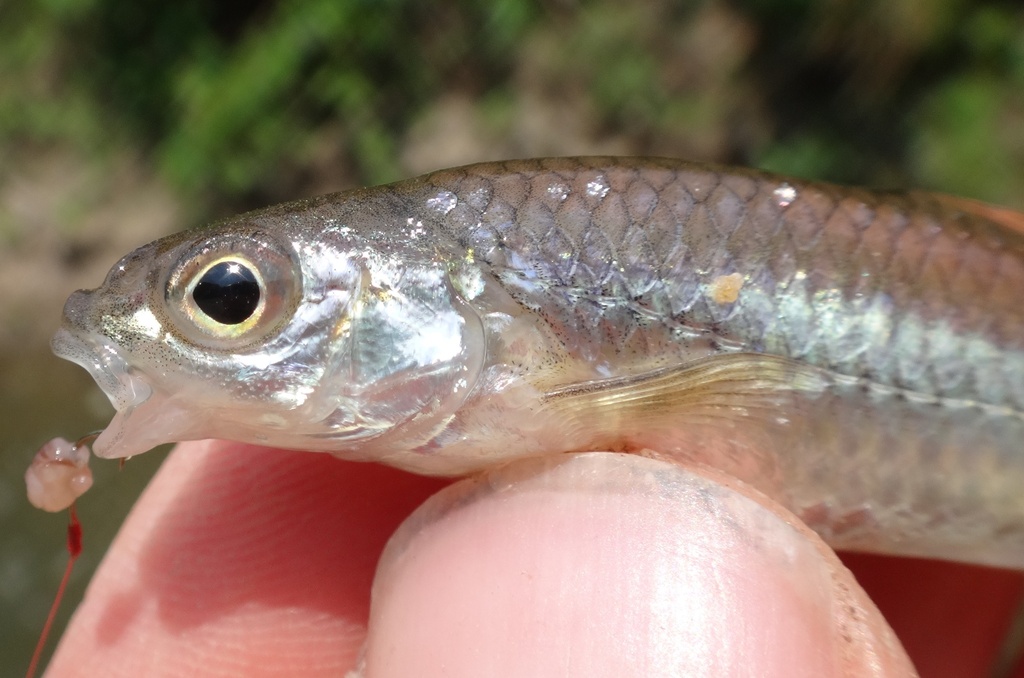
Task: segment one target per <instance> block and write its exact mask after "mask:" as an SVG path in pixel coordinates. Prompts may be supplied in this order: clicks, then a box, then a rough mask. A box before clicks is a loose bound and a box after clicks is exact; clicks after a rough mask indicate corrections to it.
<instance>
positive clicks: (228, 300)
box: [192, 261, 260, 325]
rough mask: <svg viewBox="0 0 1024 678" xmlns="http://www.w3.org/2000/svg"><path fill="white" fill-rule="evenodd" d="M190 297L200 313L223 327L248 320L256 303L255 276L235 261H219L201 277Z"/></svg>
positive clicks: (257, 285) (254, 309)
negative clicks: (200, 310)
mask: <svg viewBox="0 0 1024 678" xmlns="http://www.w3.org/2000/svg"><path fill="white" fill-rule="evenodd" d="M192 298H193V299H194V300H195V302H196V306H198V307H199V308H201V309H202V311H203V313H205V314H206V315H208V316H210V317H211V318H213V319H214V320H216V321H217V322H219V323H221V324H224V325H237V324H239V323H243V322H245V321H246V320H248V319H249V317H250V316H251V315H252V314H253V313H254V312H255V311H256V307H257V306H259V303H260V286H259V283H257V282H256V276H254V275H253V274H252V271H250V270H249V269H248V268H247V267H246V266H244V265H243V264H240V263H238V262H237V261H222V262H221V263H219V264H216V265H215V266H211V267H210V269H209V270H208V271H207V272H206V273H204V274H203V277H202V278H200V280H199V284H198V285H196V286H195V289H194V290H192Z"/></svg>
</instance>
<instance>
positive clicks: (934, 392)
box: [53, 158, 1024, 567]
mask: <svg viewBox="0 0 1024 678" xmlns="http://www.w3.org/2000/svg"><path fill="white" fill-rule="evenodd" d="M1017 218H1018V217H1015V216H1013V215H1012V214H1011V213H1007V212H1000V211H998V210H996V209H992V208H985V207H982V206H978V205H975V204H972V203H968V202H966V201H957V200H953V199H949V198H945V197H943V196H935V195H930V194H925V193H912V194H905V195H896V194H881V193H874V192H870V191H866V190H860V189H850V188H841V187H836V186H832V185H827V184H820V183H813V182H806V181H801V180H795V179H787V178H783V177H779V176H775V175H770V174H763V173H758V172H755V171H750V170H736V169H726V168H721V167H714V166H705V165H694V164H689V163H684V162H681V161H674V160H663V159H629V158H563V159H547V160H523V161H511V162H504V163H491V164H481V165H472V166H468V167H463V168H457V169H453V170H445V171H441V172H436V173H433V174H428V175H425V176H423V177H419V178H416V179H411V180H407V181H403V182H399V183H396V184H391V185H387V186H380V187H376V188H369V189H359V190H354V191H349V192H344V193H338V194H333V195H328V196H324V197H321V198H316V199H312V200H305V201H299V202H295V203H290V204H286V205H280V206H276V207H271V208H268V209H264V210H259V211H256V212H251V213H248V214H243V215H240V216H238V217H234V218H231V219H228V220H226V221H224V222H221V223H220V224H216V225H214V226H213V227H212V228H210V229H205V230H199V231H192V232H185V233H181V234H177V235H173V236H170V237H168V238H164V239H162V240H158V241H156V242H154V243H151V244H149V245H146V246H144V247H142V248H140V249H139V250H137V251H136V252H133V253H132V254H129V255H128V256H126V257H125V258H124V259H122V260H121V261H120V262H119V263H118V264H117V265H115V267H114V268H113V269H112V270H111V272H110V274H109V275H108V276H107V279H106V280H105V281H104V283H103V285H102V286H101V287H100V288H99V289H97V290H94V291H88V292H86V291H79V292H76V293H74V294H73V295H72V296H71V298H70V299H69V300H68V302H67V305H66V306H65V311H64V322H63V325H62V328H61V329H60V330H59V332H58V334H57V335H56V337H55V338H54V340H53V347H54V350H55V351H56V352H57V354H58V355H61V356H62V357H65V358H68V359H70V360H73V361H75V362H77V363H79V364H81V365H82V366H84V367H85V368H86V369H88V370H89V371H90V372H91V373H92V375H93V376H94V377H95V378H96V380H97V382H98V383H99V384H100V386H101V387H102V388H103V389H104V391H105V392H106V393H107V395H108V397H109V398H110V400H111V402H112V403H113V404H114V406H115V408H116V409H117V411H118V412H117V414H116V415H115V417H114V420H113V421H112V423H111V425H110V427H108V428H107V430H106V431H105V432H104V433H103V435H101V436H100V438H99V439H98V440H97V441H96V443H95V451H96V453H97V454H98V455H99V456H107V457H125V456H130V455H133V454H137V453H140V452H144V451H146V450H147V449H149V448H150V447H152V446H155V445H157V444H160V443H164V442H171V441H179V440H188V439H197V438H208V437H221V438H229V439H235V440H241V441H246V442H253V443H260V444H267V445H271V446H278V447H290V448H299V449H306V450H321V451H326V452H330V453H333V454H336V455H337V456H339V457H344V458H352V459H365V460H374V461H381V462H384V463H388V464H392V465H395V466H399V467H402V468H406V469H410V470H413V471H416V472H420V473H427V474H437V475H457V474H462V473H468V472H472V471H475V470H479V469H482V468H486V467H489V466H493V465H496V464H499V463H502V462H505V461H508V460H510V459H515V458H519V457H525V456H535V455H540V454H550V453H556V452H567V451H582V450H595V449H605V450H607V449H612V450H622V451H632V452H642V453H645V454H651V455H655V456H660V457H664V458H668V459H675V460H680V461H686V462H688V463H703V464H708V465H711V466H714V467H717V468H720V469H723V470H725V471H727V472H729V473H731V474H733V475H735V476H736V477H737V478H739V479H741V480H743V481H745V482H747V483H750V484H751V485H753V486H755V487H757V488H759V489H760V490H762V491H764V492H765V493H767V494H769V495H770V496H772V497H773V498H775V499H777V500H778V501H780V502H782V503H783V504H784V505H786V506H787V507H789V508H790V509H791V510H793V511H794V512H795V513H796V514H797V515H798V516H800V517H801V518H802V519H803V520H805V521H806V522H807V523H808V524H809V525H811V526H812V527H813V528H815V529H816V530H818V531H819V532H820V533H821V534H822V535H823V536H824V537H825V538H826V540H828V541H829V542H830V543H831V544H832V545H834V546H837V547H847V548H859V549H865V550H874V551H884V552H893V553H901V554H913V555H925V556H935V557H942V558H950V559H957V560H966V561H971V562H980V563H988V564H994V565H1003V566H1010V567H1024V303H1022V299H1021V295H1022V294H1024V229H1018V228H1015V227H1014V225H1013V224H1012V223H1010V222H1011V221H1013V220H1014V219H1017ZM1021 219H1022V223H1024V218H1021Z"/></svg>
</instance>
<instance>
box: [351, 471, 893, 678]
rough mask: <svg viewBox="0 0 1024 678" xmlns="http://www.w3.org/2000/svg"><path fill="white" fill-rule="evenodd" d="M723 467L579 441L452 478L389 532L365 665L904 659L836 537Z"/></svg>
mask: <svg viewBox="0 0 1024 678" xmlns="http://www.w3.org/2000/svg"><path fill="white" fill-rule="evenodd" d="M718 480H722V479H716V480H709V479H708V478H707V477H704V476H703V475H699V474H696V473H694V472H692V471H690V470H687V469H682V468H680V467H678V466H675V465H670V464H666V463H663V462H659V461H654V460H651V459H644V458H641V457H637V456H633V455H614V454H586V455H574V456H563V457H558V458H554V459H544V460H531V461H527V462H524V463H520V464H516V465H513V466H510V467H506V468H504V469H501V470H498V471H496V472H493V473H490V474H488V475H486V476H482V477H479V478H475V479H471V480H467V481H463V482H461V483H459V484H457V485H455V486H452V487H450V488H448V489H447V490H445V491H443V492H442V493H440V494H439V495H436V496H435V497H433V498H432V499H431V500H430V501H428V502H427V504H425V505H424V506H423V507H421V509H420V510H418V511H417V512H416V513H415V514H414V515H413V516H412V517H411V518H410V519H409V521H407V522H406V524H405V525H403V527H402V528H400V530H399V531H398V532H397V533H396V535H395V537H394V538H393V539H392V541H391V542H390V544H389V546H388V548H387V549H386V550H385V554H384V556H383V558H382V561H381V565H380V568H379V569H378V575H377V579H376V581H375V584H374V595H373V603H372V609H371V625H370V633H369V637H368V641H367V646H366V650H365V655H364V656H365V666H364V675H366V676H375V677H379V676H408V675H417V676H431V675H445V676H463V675H464V676H479V675H488V676H494V677H495V678H498V677H500V676H521V675H588V676H604V675H607V676H622V675H716V676H719V675H749V674H750V672H751V671H756V673H758V674H759V675H765V676H771V675H779V676H795V675H813V676H827V675H850V676H854V675H856V676H867V675H912V673H913V669H912V667H911V666H910V665H909V663H908V661H907V660H906V657H905V656H904V655H903V653H902V650H901V648H900V646H899V643H898V642H897V641H896V640H895V637H894V636H893V635H892V633H891V631H890V630H889V628H888V626H886V625H885V623H884V621H883V620H882V619H881V617H880V615H878V613H877V610H875V609H874V607H873V606H872V605H871V603H870V601H868V599H867V598H866V596H864V595H863V592H862V591H860V589H859V587H857V585H856V582H854V581H853V579H852V577H850V575H849V572H848V571H847V570H846V569H845V568H844V567H842V565H841V564H840V563H839V561H838V560H837V559H836V558H835V557H834V554H832V553H831V551H829V550H828V549H827V548H826V547H824V545H822V544H821V543H820V541H818V540H817V537H816V536H815V535H813V533H809V532H808V531H806V529H801V526H799V525H797V524H794V522H793V521H792V520H791V516H788V514H786V513H785V512H783V511H781V510H777V509H776V508H775V507H770V506H766V505H764V504H763V503H762V500H763V498H762V497H760V495H756V493H754V495H753V498H752V495H749V494H745V493H744V491H741V490H742V489H744V488H740V489H737V487H736V486H735V485H729V486H727V485H723V484H720V482H716V481H718Z"/></svg>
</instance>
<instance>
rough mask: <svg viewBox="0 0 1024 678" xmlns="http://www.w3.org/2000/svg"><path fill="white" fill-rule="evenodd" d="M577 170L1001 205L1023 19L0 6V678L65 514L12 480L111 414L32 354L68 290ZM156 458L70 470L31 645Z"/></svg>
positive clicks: (829, 5)
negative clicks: (241, 235)
mask: <svg viewBox="0 0 1024 678" xmlns="http://www.w3.org/2000/svg"><path fill="white" fill-rule="evenodd" d="M595 153H599V154H650V155H661V156H673V157H680V158H687V159H695V160H711V161H717V162H726V163H734V164H742V165H751V166H755V167H760V168H763V169H770V170H775V171H780V172H785V173H789V174H795V175H800V176H804V177H810V178H818V179H826V180H831V181H838V182H845V183H857V184H864V185H870V186H876V187H881V188H895V189H899V188H909V187H919V188H929V189H935V190H940V191H945V192H950V193H956V194H960V195H966V196H970V197H974V198H978V199H982V200H987V201H991V202H996V203H1001V204H1005V205H1009V206H1013V207H1017V208H1024V8H1022V6H1021V3H1020V2H1019V0H1004V1H998V0H989V1H971V0H831V1H829V2H816V1H815V0H691V1H687V2H669V1H667V0H648V1H646V2H635V3H627V2H621V0H593V1H585V0H577V1H573V0H490V1H489V2H475V1H472V0H453V1H449V2H435V3H427V2H415V1H413V0H291V1H276V2H275V1H269V0H268V1H263V2H259V1H257V2H238V1H236V0H225V1H221V2H205V1H202V0H174V1H173V2H171V1H168V0H152V1H151V2H147V3H124V2H116V1H115V0H39V1H36V2H29V1H28V0H0V422H2V428H0V433H2V435H0V657H2V658H3V659H2V660H0V676H2V677H5V676H20V675H22V674H23V672H24V670H25V667H26V665H27V662H28V657H29V655H30V653H31V648H32V646H33V644H34V641H35V637H36V634H37V633H38V631H39V629H40V628H41V626H42V623H43V619H44V618H45V615H46V611H47V608H48V606H49V603H50V598H51V596H52V594H53V592H54V590H55V588H56V584H57V581H58V580H59V577H60V574H61V572H62V571H63V568H64V562H65V557H66V556H65V551H64V529H65V524H66V518H65V517H64V516H63V515H47V514H43V513H40V512H37V511H35V510H33V509H31V508H30V507H29V506H28V504H27V502H26V501H25V499H24V484H23V479H22V474H23V472H24V469H25V467H26V466H27V464H28V462H29V460H30V458H31V456H32V454H33V452H34V450H35V449H36V448H37V447H38V446H39V445H40V444H41V443H42V442H43V441H45V440H47V439H49V438H51V437H53V436H55V435H63V436H66V437H69V438H71V439H74V438H76V437H78V436H79V435H81V434H84V433H86V432H87V431H90V430H93V429H97V428H100V427H102V426H103V425H104V424H105V422H106V421H107V420H108V418H109V416H110V412H111V410H110V407H109V405H108V404H107V403H106V401H105V399H104V397H103V396H102V394H101V393H100V392H99V390H98V389H97V388H95V387H93V386H92V383H91V381H90V380H89V378H88V377H87V375H86V374H85V373H84V371H82V370H80V369H79V368H77V367H74V366H72V365H70V364H64V363H62V362H61V361H58V360H57V359H56V358H53V357H52V356H51V355H50V353H49V350H48V346H47V341H48V338H49V336H50V335H51V334H52V332H53V331H54V330H55V328H56V326H57V324H58V322H59V319H60V309H61V306H62V304H63V300H64V298H65V297H66V296H67V294H68V293H69V292H70V291H71V290H73V289H75V288H78V287H92V286H95V285H97V284H98V283H99V282H100V281H101V279H102V277H103V275H104V274H105V272H106V271H107V269H108V268H109V267H110V266H111V265H112V264H113V263H114V262H115V261H116V260H117V259H118V258H119V257H120V255H122V254H124V253H126V252H127V251H129V250H130V249H132V248H134V247H135V246H137V245H139V244H142V243H144V242H146V241H149V240H151V239H153V238H155V237H157V236H160V235H163V234H166V233H169V232H171V231H174V230H178V229H181V228H185V227H190V226H195V225H198V224H201V223H203V222H206V221H210V220H213V219H216V218H218V217H221V216H225V215H228V214H231V213H234V212H238V211H242V210H245V209H250V208H254V207H259V206H262V205H266V204H270V203H274V202H280V201H284V200H292V199H296V198H301V197H304V196H309V195H315V194H319V193H324V192H329V191H335V190H339V189H344V188H349V187H353V186H358V185H366V184H373V183H380V182H386V181H391V180H395V179H400V178H403V177H407V176H411V175H415V174H418V173H422V172H426V171H429V170H432V169H437V168H440V167H445V166H452V165H457V164H462V163H468V162H475V161H481V160H490V159H501V158H511V157H526V156H542V155H577V154H595ZM159 461H160V455H159V454H153V455H144V456H143V457H140V458H138V459H136V460H133V461H132V462H131V463H129V464H128V465H127V466H126V467H125V469H124V470H122V471H120V472H119V471H118V470H117V465H116V464H111V463H95V464H94V465H93V466H94V471H96V473H97V481H96V487H95V488H94V489H93V490H92V492H90V493H89V494H87V495H86V496H85V498H84V499H83V501H81V502H80V512H81V516H82V521H83V523H84V525H85V530H86V532H85V548H86V551H85V553H84V555H83V556H82V559H81V561H80V564H79V567H78V570H77V572H76V574H75V577H74V579H73V582H72V587H71V589H70V590H69V593H68V597H67V600H66V601H65V606H64V608H63V612H62V614H61V616H60V617H59V619H58V624H59V625H61V624H63V623H64V622H65V621H66V619H67V617H68V616H69V614H70V611H71V610H72V609H73V607H74V605H75V604H76V602H77V601H78V600H79V599H80V598H81V595H82V592H83V590H84V586H85V584H86V583H87V581H88V578H89V576H90V573H91V570H92V569H93V568H94V567H95V566H96V564H97V562H98V561H99V559H100V558H101V557H102V555H103V552H104V549H105V548H106V545H107V544H108V543H109V540H110V539H111V537H112V535H113V534H114V532H115V530H116V529H117V526H118V525H119V524H120V522H121V521H122V520H123V518H124V515H125V513H126V512H127V510H128V508H129V507H130V505H131V503H132V502H133V501H134V499H135V497H136V496H137V495H138V493H139V492H140V490H141V488H142V487H143V486H144V484H145V482H146V480H147V479H148V478H149V476H150V475H151V474H152V472H153V471H154V470H155V468H156V466H157V465H158V464H159ZM1014 576H1015V575H1014ZM1014 581H1016V580H1014ZM1018 583H1019V582H1018ZM1018 588H1019V587H1018ZM1004 597H1005V596H1004ZM895 623H896V622H895V621H894V624H895ZM897 631H898V632H901V633H904V632H905V631H901V629H900V628H897ZM59 632H60V626H59V627H58V629H57V631H56V633H59ZM912 632H913V630H912V629H911V631H910V633H912ZM51 645H52V643H51ZM918 662H919V666H920V668H921V670H922V673H923V675H926V676H927V675H939V674H940V672H941V671H939V669H934V670H933V669H931V668H930V667H927V666H925V665H922V664H921V663H920V659H918ZM940 668H941V667H940ZM936 671H939V672H936Z"/></svg>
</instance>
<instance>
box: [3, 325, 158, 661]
mask: <svg viewBox="0 0 1024 678" xmlns="http://www.w3.org/2000/svg"><path fill="white" fill-rule="evenodd" d="M112 413H113V409H112V408H111V407H110V405H109V404H108V403H107V401H106V398H105V397H104V396H103V394H102V393H101V392H100V390H99V389H98V388H97V387H96V386H95V385H94V384H93V382H92V379H91V378H90V377H89V376H88V374H86V372H85V370H83V369H81V368H79V367H77V366H75V365H72V364H71V363H68V362H65V361H63V360H59V359H57V358H56V357H54V356H53V355H52V354H51V353H50V352H49V349H48V347H47V346H46V345H45V344H42V345H38V346H27V347H24V348H23V349H19V350H18V351H17V352H16V353H14V354H13V355H3V356H0V678H8V677H9V676H12V677H17V676H23V675H24V673H25V669H26V668H27V666H28V661H29V658H30V656H31V653H32V649H33V647H34V646H35V642H36V638H37V636H38V634H39V631H40V629H41V628H42V626H43V621H44V620H45V618H46V614H47V611H48V609H49V606H50V602H51V600H52V598H53V595H54V592H55V591H56V589H57V584H58V582H59V581H60V577H61V575H62V574H63V572H64V567H65V565H66V563H67V551H66V549H65V534H66V529H67V514H66V513H59V514H49V513H44V512H42V511H39V510H37V509H35V508H33V507H32V506H31V505H30V504H29V503H28V501H27V499H26V498H25V484H24V480H23V474H24V472H25V468H26V467H27V465H28V463H29V460H30V459H31V458H32V455H33V454H34V453H35V449H36V448H37V447H38V446H39V445H40V444H42V443H43V442H45V441H46V440H48V439H50V438H52V437H54V436H58V435H60V436H64V437H65V438H68V439H71V440H74V439H76V438H77V437H79V436H81V435H83V434H85V433H87V432H89V431H92V430H95V429H99V428H102V427H103V426H104V425H105V424H106V422H107V421H108V420H109V418H110V416H111V414H112ZM162 458H163V454H147V455H143V456H141V457H138V458H137V459H133V460H132V461H131V462H129V463H128V464H127V465H126V466H125V468H124V469H123V470H120V471H119V470H118V464H117V462H112V461H105V460H102V459H93V461H92V463H91V464H90V467H91V468H92V470H93V474H94V477H95V483H94V485H93V487H92V489H91V490H90V491H89V492H87V493H86V494H85V496H83V497H82V498H81V499H80V500H79V502H78V513H79V518H80V520H81V522H82V527H83V531H84V534H83V542H84V550H83V552H82V555H81V557H80V558H79V560H78V562H77V563H76V565H75V573H74V575H73V576H72V580H71V584H70V586H69V588H68V591H67V594H66V596H65V599H64V602H63V604H62V607H61V613H60V615H59V616H58V618H57V622H56V625H55V627H54V631H53V637H52V638H51V642H50V644H49V647H48V651H47V654H49V652H51V651H52V649H53V647H54V645H55V643H56V637H58V636H59V634H60V633H61V632H62V631H63V628H64V626H65V624H66V623H67V620H68V618H69V617H70V615H71V613H72V612H73V610H74V608H75V605H76V604H77V603H78V601H79V600H81V598H82V594H83V592H84V590H85V586H86V584H87V583H88V581H89V578H90V577H91V576H92V572H93V571H94V570H95V568H96V566H97V565H98V563H99V561H100V559H101V558H102V557H103V554H104V552H105V551H106V549H107V546H108V545H109V544H110V541H111V539H113V537H114V534H115V533H116V531H117V528H118V526H119V525H120V524H121V522H122V521H123V520H124V517H125V515H126V514H127V512H128V509H129V508H130V507H131V505H132V503H133V502H134V501H135V499H136V498H137V497H138V495H139V493H140V492H141V491H142V488H143V487H144V486H145V484H146V482H148V480H149V478H150V477H151V476H152V475H153V473H154V472H155V470H156V468H157V467H158V466H159V463H160V461H161V459H162Z"/></svg>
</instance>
